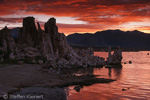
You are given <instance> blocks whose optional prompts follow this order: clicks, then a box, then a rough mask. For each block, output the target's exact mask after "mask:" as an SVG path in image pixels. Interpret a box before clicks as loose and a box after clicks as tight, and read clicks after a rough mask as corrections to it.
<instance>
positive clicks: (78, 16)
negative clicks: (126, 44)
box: [0, 0, 150, 35]
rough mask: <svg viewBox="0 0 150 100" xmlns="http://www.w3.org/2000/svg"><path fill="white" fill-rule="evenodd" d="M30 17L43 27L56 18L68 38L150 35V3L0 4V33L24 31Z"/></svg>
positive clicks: (63, 0) (46, 0)
mask: <svg viewBox="0 0 150 100" xmlns="http://www.w3.org/2000/svg"><path fill="white" fill-rule="evenodd" d="M27 16H34V17H35V19H36V21H38V22H40V24H41V26H43V25H44V23H45V22H46V21H47V20H48V19H49V18H50V17H55V18H56V21H57V25H58V27H59V32H63V33H65V34H66V35H68V34H71V33H75V32H80V33H84V32H93V33H94V32H96V31H101V30H107V29H113V30H114V29H121V30H124V31H127V30H139V31H143V32H146V33H150V0H0V29H2V28H3V27H4V26H6V25H7V26H8V27H9V28H13V27H21V26H22V18H24V17H27Z"/></svg>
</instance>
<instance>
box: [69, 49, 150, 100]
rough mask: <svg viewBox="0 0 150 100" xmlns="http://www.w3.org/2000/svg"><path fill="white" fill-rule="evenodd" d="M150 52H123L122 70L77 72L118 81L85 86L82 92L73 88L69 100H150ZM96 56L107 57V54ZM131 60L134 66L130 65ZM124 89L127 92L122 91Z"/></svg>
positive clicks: (104, 69) (100, 53) (101, 53)
mask: <svg viewBox="0 0 150 100" xmlns="http://www.w3.org/2000/svg"><path fill="white" fill-rule="evenodd" d="M147 53H150V51H142V52H123V61H122V62H126V63H127V64H124V63H123V64H122V66H123V67H122V68H111V69H108V68H105V67H103V68H95V69H92V70H91V69H86V70H85V69H84V70H79V71H77V72H80V73H84V74H86V73H93V74H95V75H101V76H99V77H102V78H112V79H117V81H115V82H112V83H109V84H94V85H92V86H84V87H83V88H82V89H81V90H80V92H76V91H75V90H74V89H73V88H74V87H73V86H72V87H69V88H68V89H67V91H68V100H150V55H147ZM95 55H98V56H102V57H105V58H106V57H107V55H108V53H106V52H95ZM129 60H131V61H132V64H129V63H128V62H129ZM122 89H124V90H125V91H122Z"/></svg>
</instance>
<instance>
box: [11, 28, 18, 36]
mask: <svg viewBox="0 0 150 100" xmlns="http://www.w3.org/2000/svg"><path fill="white" fill-rule="evenodd" d="M19 30H20V28H18V27H17V28H13V29H12V30H11V35H12V36H13V38H18V34H19Z"/></svg>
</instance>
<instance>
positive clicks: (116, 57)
mask: <svg viewBox="0 0 150 100" xmlns="http://www.w3.org/2000/svg"><path fill="white" fill-rule="evenodd" d="M121 60H122V51H121V49H120V48H119V47H118V49H116V50H114V53H113V54H111V47H109V53H108V58H107V64H109V65H111V64H112V65H115V64H116V65H121Z"/></svg>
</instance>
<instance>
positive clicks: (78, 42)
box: [67, 30, 150, 49]
mask: <svg viewBox="0 0 150 100" xmlns="http://www.w3.org/2000/svg"><path fill="white" fill-rule="evenodd" d="M67 41H68V43H69V44H70V45H71V46H84V47H108V46H112V47H117V46H120V47H121V48H133V49H150V34H146V33H143V32H140V31H137V30H135V31H126V32H124V31H121V30H106V31H98V32H96V33H94V34H92V33H85V34H79V33H74V34H71V35H68V36H67Z"/></svg>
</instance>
